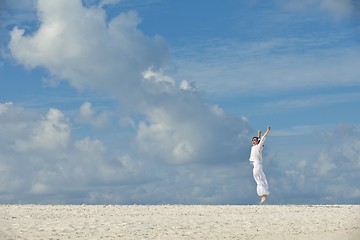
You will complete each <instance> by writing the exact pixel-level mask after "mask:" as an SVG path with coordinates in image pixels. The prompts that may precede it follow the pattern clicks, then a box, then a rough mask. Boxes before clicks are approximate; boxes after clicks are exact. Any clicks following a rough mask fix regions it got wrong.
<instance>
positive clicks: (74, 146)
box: [1, 0, 249, 203]
mask: <svg viewBox="0 0 360 240" xmlns="http://www.w3.org/2000/svg"><path fill="white" fill-rule="evenodd" d="M38 16H39V20H40V25H39V28H38V29H37V30H36V31H34V32H27V31H25V30H24V29H21V28H19V27H15V28H14V29H13V30H12V32H11V41H10V43H9V48H10V50H11V54H12V55H13V57H14V58H15V59H16V60H17V61H18V62H19V63H21V64H23V65H25V66H26V67H28V68H36V67H42V68H45V69H46V70H48V72H49V74H50V75H51V77H54V78H58V79H60V80H65V81H68V82H69V83H70V84H71V85H72V86H74V87H75V88H77V89H79V90H82V89H86V90H91V91H93V90H96V91H100V92H102V93H106V94H108V95H110V96H111V97H113V98H114V99H118V100H119V103H120V106H121V107H122V109H121V110H120V111H118V112H112V115H111V116H109V115H107V114H106V112H101V111H99V110H97V109H96V107H94V106H93V105H92V103H90V102H84V103H83V104H82V105H81V106H80V108H79V111H78V113H77V114H75V117H74V119H73V118H72V117H70V116H69V117H66V115H65V114H64V113H63V112H61V111H60V110H57V109H50V110H49V111H48V113H47V114H46V115H45V116H44V117H41V118H40V120H39V117H38V116H37V117H35V118H34V119H32V121H28V122H27V124H26V127H25V128H24V130H23V131H22V132H21V133H20V135H21V137H19V138H16V139H14V142H15V145H13V146H12V151H13V154H14V156H15V158H16V159H17V160H16V161H15V163H19V162H18V161H19V159H21V157H22V156H23V155H24V154H27V156H28V158H27V159H26V160H24V164H25V166H29V169H28V172H26V173H25V174H23V180H22V181H21V182H20V183H18V185H19V187H21V188H22V191H23V192H24V193H26V194H25V195H24V196H18V195H17V194H16V192H14V191H12V190H9V189H7V193H9V199H10V196H12V197H13V198H12V201H15V199H16V197H19V198H20V199H26V198H27V197H28V198H29V199H31V200H28V201H39V200H38V199H37V197H36V196H39V195H43V194H49V195H50V196H52V197H49V198H47V199H46V201H49V202H51V200H54V199H55V198H56V199H58V201H65V202H66V201H71V202H91V203H97V202H117V203H134V202H138V203H166V202H168V203H169V202H173V203H179V202H183V203H185V202H186V203H191V202H193V203H215V202H221V201H225V202H235V201H236V200H235V199H239V196H240V195H239V194H235V195H232V194H234V192H236V193H238V192H239V186H237V184H238V183H237V182H235V181H236V180H239V172H238V168H239V162H238V160H239V158H242V159H246V155H247V149H246V147H247V146H244V145H243V144H241V143H242V142H243V141H244V138H245V137H247V135H248V131H249V125H248V122H247V120H246V119H245V118H233V117H230V116H228V115H226V114H225V112H224V111H223V110H222V109H221V108H220V107H218V106H215V105H211V104H207V103H206V102H205V101H204V99H203V98H202V97H201V95H200V93H199V92H197V90H196V88H195V86H194V84H189V83H188V82H187V81H185V80H183V81H182V82H181V83H180V84H178V83H177V81H176V80H175V79H174V78H172V77H170V76H169V75H167V74H165V72H164V70H163V69H166V61H167V58H168V56H167V55H168V46H167V44H166V42H165V41H164V40H163V39H162V38H161V37H159V36H155V37H149V36H146V35H145V34H144V33H142V32H141V31H140V30H139V29H138V28H137V26H138V24H139V23H140V19H139V17H138V16H137V13H136V12H127V13H122V14H120V15H118V16H116V17H114V18H112V19H110V20H107V16H106V13H105V11H104V10H103V9H102V8H101V7H98V6H94V5H91V6H88V7H84V6H82V3H81V1H79V0H78V1H74V0H66V1H59V0H55V1H50V2H49V1H44V0H39V1H38ZM110 118H117V119H126V121H127V122H129V123H131V126H132V129H131V130H128V128H127V126H123V125H119V124H118V125H117V124H116V122H121V120H118V121H112V119H110ZM123 122H124V121H123ZM83 123H86V124H91V125H93V126H101V127H102V129H104V132H106V133H109V134H108V135H106V134H102V135H101V136H100V135H96V134H97V132H96V131H93V132H92V133H93V134H94V135H92V136H83V133H78V132H76V131H77V129H80V130H79V131H80V132H81V124H83ZM89 134H90V132H89ZM24 136H25V137H24ZM95 136H99V137H98V138H96V137H95ZM1 162H3V163H4V165H3V166H2V169H6V171H7V172H8V174H7V177H8V178H10V179H12V177H11V176H12V175H13V176H17V175H18V174H19V173H18V172H16V170H15V169H16V165H17V164H15V163H9V162H7V161H1ZM30 166H31V167H30ZM4 171H5V170H4ZM225 173H226V174H225ZM11 174H12V175H11ZM4 181H5V180H4ZM174 186H178V189H180V190H178V189H174ZM230 186H236V187H235V188H231V187H230ZM69 199H71V200H69ZM9 201H10V200H9Z"/></svg>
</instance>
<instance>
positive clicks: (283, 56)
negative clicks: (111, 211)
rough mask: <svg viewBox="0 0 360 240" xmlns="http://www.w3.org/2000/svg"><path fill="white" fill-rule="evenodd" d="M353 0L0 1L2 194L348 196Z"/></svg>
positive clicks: (84, 199)
mask: <svg viewBox="0 0 360 240" xmlns="http://www.w3.org/2000/svg"><path fill="white" fill-rule="evenodd" d="M359 13H360V8H359V2H358V1H355V0H344V1H336V0H306V1H295V0H293V1H292V0H290V1H283V0H273V1H256V0H248V1H247V0H244V1H235V0H226V1H217V0H216V1H189V0H184V1H165V0H148V1H140V0H132V1H130V0H122V1H117V0H103V1H98V0H83V1H80V0H53V1H46V0H39V1H35V0H23V1H21V2H20V1H10V0H5V1H2V2H1V3H0V19H1V21H0V22H1V25H0V27H1V29H0V38H1V45H0V50H1V51H0V54H1V55H0V56H1V58H0V76H1V77H0V81H1V88H0V124H1V126H2V127H1V128H0V143H1V144H0V173H1V174H0V202H2V203H73V204H82V203H86V204H254V203H257V202H258V196H257V195H256V186H255V182H254V180H253V178H252V168H251V166H250V165H249V162H248V157H249V153H250V147H251V144H250V139H251V137H252V136H253V135H256V133H257V130H258V129H261V130H263V131H265V129H266V127H267V126H268V125H271V126H272V130H271V132H270V134H269V136H268V139H267V142H266V147H265V149H264V169H265V173H266V175H267V177H268V182H269V185H270V192H271V193H270V196H269V198H268V201H269V203H270V204H325V203H351V204H354V203H355V204H358V203H360V184H359V183H358V176H359V171H360V154H359V153H360V125H359V123H360V114H359V113H358V110H357V109H358V105H359V104H360V68H359V62H360V41H359V40H360V27H359V26H360V24H359V23H360V14H359Z"/></svg>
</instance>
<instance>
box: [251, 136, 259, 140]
mask: <svg viewBox="0 0 360 240" xmlns="http://www.w3.org/2000/svg"><path fill="white" fill-rule="evenodd" d="M254 139H256V140H257V141H259V138H258V137H253V138H252V139H251V141H253V140H254Z"/></svg>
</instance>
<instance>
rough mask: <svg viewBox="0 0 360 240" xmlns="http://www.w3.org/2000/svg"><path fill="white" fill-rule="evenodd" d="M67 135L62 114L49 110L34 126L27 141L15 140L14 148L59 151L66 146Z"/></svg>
mask: <svg viewBox="0 0 360 240" xmlns="http://www.w3.org/2000/svg"><path fill="white" fill-rule="evenodd" d="M69 134H70V126H69V123H68V121H67V120H66V119H65V117H64V115H63V113H62V112H60V111H59V110H57V109H50V110H49V112H48V114H47V115H46V117H45V118H44V119H42V120H41V121H40V122H38V123H36V124H35V126H34V128H33V130H32V133H31V134H30V136H28V137H27V138H28V139H25V140H17V141H16V142H15V146H16V148H17V149H18V150H20V151H27V150H29V149H38V150H43V151H44V150H45V151H54V150H60V151H61V150H63V149H64V148H66V146H67V144H68V141H69Z"/></svg>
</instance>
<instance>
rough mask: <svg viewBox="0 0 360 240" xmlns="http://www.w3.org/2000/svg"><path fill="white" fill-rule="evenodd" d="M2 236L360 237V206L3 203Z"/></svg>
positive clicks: (270, 239) (0, 210) (7, 238)
mask: <svg viewBox="0 0 360 240" xmlns="http://www.w3.org/2000/svg"><path fill="white" fill-rule="evenodd" d="M0 214H1V215H0V216H1V217H0V239H2V240H10V239H14V240H15V239H16V240H17V239H137V240H138V239H171V240H174V239H267V240H275V239H276V240H279V239H280V240H281V239H295V240H296V239H320V240H321V239H324V240H325V239H326V240H329V239H333V240H337V239H339V240H347V239H351V240H359V239H360V205H0Z"/></svg>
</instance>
